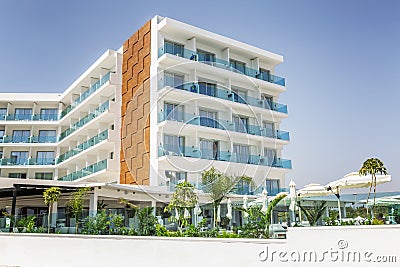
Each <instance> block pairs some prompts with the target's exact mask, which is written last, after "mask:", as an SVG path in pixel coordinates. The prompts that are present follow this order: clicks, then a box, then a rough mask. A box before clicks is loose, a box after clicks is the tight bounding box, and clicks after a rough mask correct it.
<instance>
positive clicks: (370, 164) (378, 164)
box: [358, 158, 387, 215]
mask: <svg viewBox="0 0 400 267" xmlns="http://www.w3.org/2000/svg"><path fill="white" fill-rule="evenodd" d="M358 173H359V174H360V175H369V174H370V175H371V176H372V177H371V185H370V187H369V192H368V198H367V215H368V200H369V196H370V194H371V190H372V186H374V204H373V205H372V212H373V211H374V208H375V198H376V175H377V174H385V175H386V174H387V169H386V167H385V166H383V162H382V161H381V160H380V159H377V158H370V159H367V160H366V161H364V163H363V165H362V167H361V169H360V170H359V171H358Z"/></svg>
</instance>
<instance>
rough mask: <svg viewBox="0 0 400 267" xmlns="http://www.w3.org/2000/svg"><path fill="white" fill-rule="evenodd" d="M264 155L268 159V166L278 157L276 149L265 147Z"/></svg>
mask: <svg viewBox="0 0 400 267" xmlns="http://www.w3.org/2000/svg"><path fill="white" fill-rule="evenodd" d="M264 157H265V158H266V160H267V166H272V165H273V164H274V162H275V159H276V150H275V149H271V148H264Z"/></svg>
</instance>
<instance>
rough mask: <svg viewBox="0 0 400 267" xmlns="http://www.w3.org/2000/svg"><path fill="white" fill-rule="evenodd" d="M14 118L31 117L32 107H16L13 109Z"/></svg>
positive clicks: (26, 118) (24, 118) (25, 118)
mask: <svg viewBox="0 0 400 267" xmlns="http://www.w3.org/2000/svg"><path fill="white" fill-rule="evenodd" d="M15 119H16V120H30V119H32V109H31V108H16V109H15Z"/></svg>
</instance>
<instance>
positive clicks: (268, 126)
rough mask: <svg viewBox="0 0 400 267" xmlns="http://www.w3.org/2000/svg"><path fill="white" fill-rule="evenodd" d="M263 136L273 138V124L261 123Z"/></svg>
mask: <svg viewBox="0 0 400 267" xmlns="http://www.w3.org/2000/svg"><path fill="white" fill-rule="evenodd" d="M263 129H264V131H265V132H264V136H267V137H272V138H274V137H275V126H274V123H273V122H269V121H263Z"/></svg>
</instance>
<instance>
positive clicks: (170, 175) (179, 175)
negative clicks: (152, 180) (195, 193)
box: [165, 171, 187, 187]
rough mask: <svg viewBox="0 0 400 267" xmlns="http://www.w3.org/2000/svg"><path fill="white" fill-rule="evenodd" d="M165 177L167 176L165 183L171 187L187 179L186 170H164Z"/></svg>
mask: <svg viewBox="0 0 400 267" xmlns="http://www.w3.org/2000/svg"><path fill="white" fill-rule="evenodd" d="M165 177H166V178H167V185H169V186H171V187H175V186H176V185H177V184H179V183H180V182H186V181H187V173H186V172H177V171H165ZM168 180H169V181H168Z"/></svg>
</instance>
